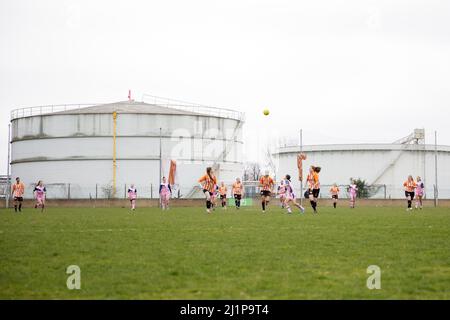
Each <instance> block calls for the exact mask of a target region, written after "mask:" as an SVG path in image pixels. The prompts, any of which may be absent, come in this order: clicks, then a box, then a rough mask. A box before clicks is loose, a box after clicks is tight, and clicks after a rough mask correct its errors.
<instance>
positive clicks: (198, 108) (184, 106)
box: [142, 94, 245, 121]
mask: <svg viewBox="0 0 450 320" xmlns="http://www.w3.org/2000/svg"><path fill="white" fill-rule="evenodd" d="M142 101H143V102H146V103H150V104H155V105H158V106H162V107H166V108H172V109H178V110H183V111H189V112H194V113H200V114H204V115H209V116H213V117H219V118H227V119H234V120H239V121H244V120H245V114H244V113H243V112H239V111H236V110H232V109H227V108H217V107H211V106H206V105H201V104H196V103H192V102H187V101H182V100H176V99H170V98H164V97H158V96H154V95H150V94H143V95H142Z"/></svg>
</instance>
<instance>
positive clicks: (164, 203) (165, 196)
mask: <svg viewBox="0 0 450 320" xmlns="http://www.w3.org/2000/svg"><path fill="white" fill-rule="evenodd" d="M171 194H172V189H171V188H170V184H169V183H167V180H166V177H162V182H161V184H160V185H159V197H160V199H161V208H162V209H163V210H168V209H169V201H170V195H171Z"/></svg>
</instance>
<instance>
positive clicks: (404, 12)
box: [0, 0, 450, 174]
mask: <svg viewBox="0 0 450 320" xmlns="http://www.w3.org/2000/svg"><path fill="white" fill-rule="evenodd" d="M0 46H1V47H0V48H1V50H0V146H1V147H0V174H4V173H5V172H6V161H7V160H6V151H7V125H8V121H9V114H10V111H11V110H12V109H15V108H18V107H25V106H34V105H45V104H60V103H91V102H114V101H120V100H126V99H127V94H128V89H131V90H132V92H133V95H134V98H135V99H136V100H140V99H141V97H142V94H143V93H150V94H154V95H159V96H166V97H172V98H179V99H183V100H188V101H194V102H198V103H202V104H209V105H215V106H225V107H231V108H238V109H239V110H242V111H245V112H246V118H247V123H246V143H247V147H246V150H247V156H248V158H250V159H251V158H252V157H254V154H255V153H254V152H253V151H254V149H255V148H256V146H257V145H259V144H260V143H261V141H259V142H258V139H257V138H255V137H256V135H257V132H262V131H261V127H267V128H268V129H273V130H274V135H288V136H290V137H292V138H294V139H296V137H297V135H298V133H297V132H298V130H299V129H300V128H303V129H304V143H305V144H317V143H364V142H392V141H394V140H396V139H398V138H401V137H403V136H405V135H407V134H409V133H410V132H412V130H413V129H414V128H416V127H418V128H425V129H426V130H427V133H428V134H427V139H428V142H432V141H431V137H432V136H431V135H432V133H433V131H434V130H438V133H439V142H440V144H450V125H449V123H450V121H449V118H450V117H449V114H450V113H449V111H448V109H449V107H450V1H446V0H442V1H438V0H422V1H413V0H405V1H394V0H389V1H374V0H372V1H369V0H366V1H365V0H354V1H352V0H345V1H338V0H329V1H320V0H314V1H311V0H310V1H294V0H291V1H280V0H270V1H268V0H254V1H248V0H238V1H231V0H228V1H213V0H203V1H198V0H191V1H183V0H177V1H174V0H164V1H162V0H161V1H129V0H127V1H61V0H54V1H44V0H40V1H22V0H1V1H0ZM264 108H268V109H270V111H271V115H270V116H269V117H263V116H262V110H263V109H264ZM265 132H267V130H266V131H265Z"/></svg>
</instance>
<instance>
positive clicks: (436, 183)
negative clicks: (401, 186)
mask: <svg viewBox="0 0 450 320" xmlns="http://www.w3.org/2000/svg"><path fill="white" fill-rule="evenodd" d="M437 156H438V154H437V131H434V182H435V187H436V189H435V195H434V198H435V200H434V204H435V206H436V207H437V206H438V204H439V189H438V169H437V164H438V157H437Z"/></svg>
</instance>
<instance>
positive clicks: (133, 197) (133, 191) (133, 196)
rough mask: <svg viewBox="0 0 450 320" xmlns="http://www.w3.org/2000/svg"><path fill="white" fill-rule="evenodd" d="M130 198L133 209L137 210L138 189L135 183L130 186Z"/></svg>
mask: <svg viewBox="0 0 450 320" xmlns="http://www.w3.org/2000/svg"><path fill="white" fill-rule="evenodd" d="M128 199H129V200H130V205H131V210H132V211H134V210H136V199H137V189H136V188H135V186H134V184H131V185H130V187H129V188H128Z"/></svg>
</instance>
